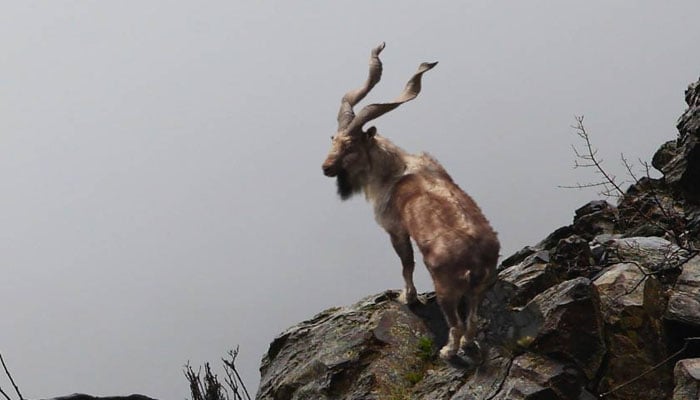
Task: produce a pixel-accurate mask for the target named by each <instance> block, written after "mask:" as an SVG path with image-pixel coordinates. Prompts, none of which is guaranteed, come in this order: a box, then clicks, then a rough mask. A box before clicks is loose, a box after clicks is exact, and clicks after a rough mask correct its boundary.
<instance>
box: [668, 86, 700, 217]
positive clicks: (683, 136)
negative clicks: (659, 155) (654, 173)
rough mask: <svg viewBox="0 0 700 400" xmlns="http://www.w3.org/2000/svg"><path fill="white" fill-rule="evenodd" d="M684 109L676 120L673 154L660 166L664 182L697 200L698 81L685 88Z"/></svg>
mask: <svg viewBox="0 0 700 400" xmlns="http://www.w3.org/2000/svg"><path fill="white" fill-rule="evenodd" d="M685 101H686V103H687V104H688V109H687V110H686V111H685V112H684V113H683V115H681V117H680V118H679V119H678V124H677V128H678V135H679V136H678V140H677V144H676V147H677V149H676V153H677V154H676V155H675V156H674V157H672V158H671V159H670V160H669V161H668V162H667V163H666V164H665V165H664V166H663V167H662V168H661V171H662V172H663V174H664V178H665V179H666V181H667V182H668V183H669V184H670V185H671V186H672V187H674V188H676V189H677V190H679V191H680V192H681V193H683V194H684V195H685V196H686V198H688V199H689V200H691V201H693V202H695V203H698V202H700V184H698V182H700V81H698V82H695V83H693V84H691V85H689V86H688V89H687V90H686V91H685Z"/></svg>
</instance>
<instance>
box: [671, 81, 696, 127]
mask: <svg viewBox="0 0 700 400" xmlns="http://www.w3.org/2000/svg"><path fill="white" fill-rule="evenodd" d="M685 103H686V104H687V105H688V109H687V110H685V111H684V112H683V115H681V116H680V118H678V123H677V124H676V128H678V133H679V136H680V139H685V138H686V137H687V136H688V135H690V136H700V80H698V81H696V82H693V83H691V84H690V85H688V88H687V89H686V90H685Z"/></svg>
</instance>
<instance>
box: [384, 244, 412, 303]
mask: <svg viewBox="0 0 700 400" xmlns="http://www.w3.org/2000/svg"><path fill="white" fill-rule="evenodd" d="M389 236H390V237H391V245H392V246H394V250H395V251H396V254H398V255H399V258H400V259H401V266H402V267H403V280H404V284H405V288H404V290H403V292H402V293H401V296H400V297H399V301H401V302H402V303H404V304H415V303H416V302H417V301H418V293H417V292H416V286H415V285H414V284H413V270H414V268H415V265H416V263H415V261H414V260H413V246H412V245H411V239H410V237H409V236H408V235H407V234H399V235H396V234H393V233H390V234H389Z"/></svg>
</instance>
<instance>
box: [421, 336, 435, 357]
mask: <svg viewBox="0 0 700 400" xmlns="http://www.w3.org/2000/svg"><path fill="white" fill-rule="evenodd" d="M434 356H435V343H434V342H433V339H432V338H431V337H429V336H421V337H420V339H418V358H420V359H421V361H423V362H427V361H431V360H432V359H433V357H434Z"/></svg>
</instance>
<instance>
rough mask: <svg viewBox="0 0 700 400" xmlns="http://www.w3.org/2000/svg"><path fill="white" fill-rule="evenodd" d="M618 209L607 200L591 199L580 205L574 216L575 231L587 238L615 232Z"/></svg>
mask: <svg viewBox="0 0 700 400" xmlns="http://www.w3.org/2000/svg"><path fill="white" fill-rule="evenodd" d="M616 224H617V209H616V208H615V207H613V206H612V205H610V203H608V202H607V201H605V200H596V201H591V202H589V203H587V204H586V205H584V206H583V207H580V208H579V209H578V210H576V212H575V216H574V225H573V228H574V231H576V233H577V234H578V235H580V236H582V237H584V238H586V239H587V240H591V239H593V237H594V236H596V235H600V234H603V233H613V231H614V229H615V225H616Z"/></svg>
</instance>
